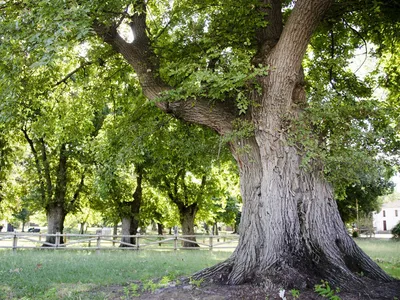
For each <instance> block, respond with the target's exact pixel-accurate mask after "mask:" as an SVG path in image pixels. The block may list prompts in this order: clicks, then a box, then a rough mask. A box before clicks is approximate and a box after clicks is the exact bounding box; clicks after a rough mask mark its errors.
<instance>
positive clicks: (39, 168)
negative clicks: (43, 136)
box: [21, 128, 46, 203]
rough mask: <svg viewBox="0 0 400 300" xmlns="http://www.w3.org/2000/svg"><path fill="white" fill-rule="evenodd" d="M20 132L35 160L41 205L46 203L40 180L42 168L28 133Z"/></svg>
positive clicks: (24, 130)
mask: <svg viewBox="0 0 400 300" xmlns="http://www.w3.org/2000/svg"><path fill="white" fill-rule="evenodd" d="M21 131H22V132H23V134H24V137H25V139H26V141H27V142H28V144H29V147H30V148H31V151H32V154H33V157H34V159H35V165H36V171H37V173H38V176H39V182H40V194H41V197H42V201H43V203H46V193H45V187H44V183H43V180H42V179H43V178H42V167H41V165H40V160H39V155H38V153H37V151H36V148H35V144H34V142H33V140H32V139H31V138H30V137H29V135H28V131H27V130H26V129H25V128H21Z"/></svg>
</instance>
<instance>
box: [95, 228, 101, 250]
mask: <svg viewBox="0 0 400 300" xmlns="http://www.w3.org/2000/svg"><path fill="white" fill-rule="evenodd" d="M100 246H101V232H98V233H97V243H96V254H100Z"/></svg>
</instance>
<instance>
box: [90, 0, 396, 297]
mask: <svg viewBox="0 0 400 300" xmlns="http://www.w3.org/2000/svg"><path fill="white" fill-rule="evenodd" d="M262 2H263V3H265V4H268V5H266V6H264V8H265V9H266V10H268V14H267V15H266V18H267V21H268V22H269V25H268V26H267V27H266V29H261V30H259V31H258V32H257V41H258V51H257V54H256V55H255V57H254V60H253V62H254V63H257V64H258V63H263V64H264V65H269V66H270V73H269V74H268V75H267V76H260V77H259V83H260V85H261V87H262V93H261V95H258V94H257V93H253V94H252V95H250V97H251V98H252V100H253V103H257V104H258V105H254V106H253V107H252V109H251V111H250V112H248V113H247V115H246V116H245V118H246V119H247V120H248V121H250V122H251V123H252V124H253V125H254V128H255V130H254V136H253V137H251V138H248V139H247V140H241V141H235V142H232V145H231V149H232V154H233V155H234V157H235V159H236V161H237V163H238V166H239V169H240V180H241V192H242V198H243V211H242V216H241V223H240V234H241V235H240V240H239V244H238V247H237V249H236V250H235V252H234V253H233V255H232V257H231V258H230V259H228V260H227V261H225V262H223V263H221V264H218V265H217V266H214V267H212V268H209V269H206V270H203V271H201V272H199V273H197V274H196V275H195V276H194V278H201V277H202V278H213V279H215V280H219V281H221V282H224V283H228V284H241V283H245V282H255V281H262V282H264V283H267V284H268V283H269V284H272V285H274V284H276V286H278V287H285V288H291V287H292V288H304V287H307V286H308V287H313V285H314V284H316V283H319V282H320V280H321V279H325V280H328V281H329V282H330V284H332V285H333V286H340V287H341V288H342V289H347V290H352V289H359V290H362V289H363V286H364V285H365V284H366V282H368V280H375V281H382V282H389V281H391V280H392V278H390V277H389V276H388V275H387V274H385V273H384V272H383V271H382V270H381V269H380V268H379V267H378V266H377V265H376V264H375V263H374V262H373V261H372V260H371V259H370V258H369V257H368V256H367V255H366V254H364V252H362V251H361V249H360V248H359V247H358V246H357V245H356V244H355V242H354V241H353V240H352V238H351V237H350V236H349V235H348V233H347V232H346V229H345V227H344V224H343V222H342V221H341V219H340V215H339V212H338V209H337V205H336V202H335V200H334V199H333V193H332V187H331V186H330V184H329V183H327V182H326V181H325V180H324V179H323V177H322V174H321V170H320V169H319V168H318V164H317V163H316V164H314V165H313V166H311V168H310V170H305V169H302V168H301V159H302V158H301V152H300V151H299V150H298V148H296V146H294V145H291V144H290V143H289V141H288V138H287V135H286V131H285V130H286V126H287V120H288V117H290V118H296V117H297V116H298V114H299V113H301V110H302V108H303V105H304V103H305V92H304V79H303V72H302V68H301V62H302V59H303V56H304V53H305V51H306V48H307V45H308V44H309V41H310V38H311V35H312V33H313V32H314V31H315V29H316V27H317V25H318V23H319V22H320V20H321V18H322V17H323V15H324V14H325V13H326V11H327V10H328V8H329V6H330V4H331V3H332V2H333V1H332V0H298V1H296V2H295V7H294V9H293V11H292V13H291V15H290V17H289V18H288V20H287V21H286V22H285V26H284V27H283V26H282V14H281V1H280V0H262ZM134 19H135V22H133V23H132V26H133V27H132V28H133V29H134V31H136V32H138V33H139V36H140V37H141V38H140V39H138V40H135V41H134V42H133V43H130V44H128V43H126V42H124V41H123V40H122V38H120V37H119V36H118V34H117V33H116V28H114V29H113V28H107V27H105V26H102V25H99V24H96V26H95V30H96V32H97V33H98V34H99V35H100V36H102V37H103V39H104V40H105V41H106V42H108V43H109V44H111V45H112V46H113V47H114V49H115V50H116V51H118V52H119V53H121V54H122V55H123V56H124V57H125V59H126V60H127V61H128V62H129V63H130V64H131V65H132V67H133V68H134V69H135V71H136V73H137V74H138V77H139V80H140V82H141V85H142V87H143V90H144V93H145V95H146V96H147V97H149V98H151V99H154V98H156V97H157V96H158V95H159V93H160V92H162V91H165V90H167V89H169V87H168V86H167V85H166V84H164V83H163V82H160V77H159V76H154V75H152V74H154V73H157V70H158V67H157V63H154V62H157V59H156V57H155V55H154V53H153V51H152V49H151V45H150V40H149V39H148V38H147V37H146V24H145V16H144V15H142V17H141V18H134ZM149 70H150V71H149ZM193 103H194V104H195V105H193V104H192V102H191V101H181V102H174V103H158V106H159V107H160V108H161V109H162V110H164V111H165V112H167V113H171V114H173V115H175V116H178V117H180V118H183V119H185V120H187V121H189V122H195V123H198V124H203V125H206V126H208V127H210V128H213V129H215V130H216V131H217V132H219V133H220V134H225V133H228V132H230V131H231V130H232V124H231V122H232V121H233V119H234V116H235V114H234V108H233V107H232V104H231V103H229V101H226V102H223V103H217V104H216V105H215V106H212V107H211V106H210V104H209V103H210V102H208V101H207V99H196V100H195V101H194V102H193ZM232 112H233V113H232ZM245 146H250V147H245ZM244 149H247V152H245V153H244V151H243V150H244ZM249 149H250V150H249ZM190 221H191V219H190V220H189V219H188V220H185V222H186V223H188V224H189V222H190ZM184 233H185V229H184ZM361 273H362V274H363V276H364V277H360V275H359V274H361Z"/></svg>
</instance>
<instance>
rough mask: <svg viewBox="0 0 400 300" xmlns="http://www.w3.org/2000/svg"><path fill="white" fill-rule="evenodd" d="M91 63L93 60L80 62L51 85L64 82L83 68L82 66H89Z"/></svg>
mask: <svg viewBox="0 0 400 300" xmlns="http://www.w3.org/2000/svg"><path fill="white" fill-rule="evenodd" d="M91 64H93V62H91V61H88V62H84V63H82V64H80V66H79V67H77V68H76V69H75V70H73V71H71V72H69V73H68V74H67V75H66V76H65V77H64V78H63V79H61V80H59V81H57V82H56V83H55V84H54V86H53V87H56V86H58V85H60V84H61V83H66V82H67V80H68V79H70V78H71V77H72V76H73V75H74V74H75V73H77V72H78V71H79V70H80V69H83V68H85V67H86V66H89V65H91Z"/></svg>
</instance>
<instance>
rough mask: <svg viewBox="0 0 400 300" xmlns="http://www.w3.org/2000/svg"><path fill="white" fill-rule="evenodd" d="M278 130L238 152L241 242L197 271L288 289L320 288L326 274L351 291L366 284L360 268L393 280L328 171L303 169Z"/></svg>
mask: <svg viewBox="0 0 400 300" xmlns="http://www.w3.org/2000/svg"><path fill="white" fill-rule="evenodd" d="M277 134H278V133H269V134H266V133H265V132H259V133H257V134H256V136H255V138H253V139H251V140H250V141H248V144H249V145H251V152H250V153H248V154H246V155H242V156H239V155H237V154H236V158H237V160H238V163H239V166H240V179H241V192H242V197H243V209H242V218H241V223H240V239H239V244H238V247H237V248H236V250H235V252H234V253H233V255H232V257H231V258H230V259H228V260H227V261H226V262H223V263H221V264H219V265H217V266H214V267H212V268H210V269H206V270H204V271H200V272H199V273H197V274H196V275H195V276H194V277H195V278H200V277H213V278H215V279H217V278H218V279H219V280H223V281H224V282H226V283H228V284H241V283H246V282H255V281H264V282H270V283H272V284H276V286H280V287H284V288H306V287H311V288H312V287H313V286H314V285H315V284H317V283H319V282H320V280H321V279H324V280H328V281H329V283H330V284H332V285H333V286H340V287H341V288H343V289H348V290H351V289H354V288H356V287H359V288H361V287H362V278H361V275H359V274H363V276H366V277H369V278H372V279H376V280H381V281H390V280H391V278H390V277H389V276H388V275H387V274H386V273H385V272H383V271H382V270H381V269H380V268H379V267H378V266H377V264H376V263H375V262H373V261H372V260H371V259H370V258H369V257H368V256H367V255H366V254H364V252H362V250H361V249H360V248H359V247H358V246H357V245H356V244H355V242H354V241H353V239H352V238H351V237H350V236H349V234H348V232H347V231H346V228H345V226H344V224H343V222H342V220H341V218H340V215H339V212H338V209H337V205H336V202H335V200H334V199H333V193H332V188H331V186H330V185H329V184H328V183H327V182H326V181H324V180H323V179H321V171H320V170H318V169H317V168H314V170H312V171H309V172H307V171H305V170H303V169H302V168H301V167H300V165H301V156H300V155H299V154H298V153H297V149H296V148H295V147H294V146H289V145H288V142H287V141H285V139H284V137H282V136H280V137H279V136H277ZM260 135H262V136H260ZM241 146H243V145H241ZM237 147H238V145H236V149H237ZM235 153H237V151H236V152H235Z"/></svg>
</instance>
